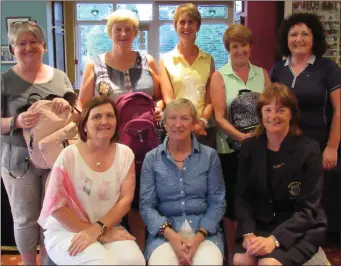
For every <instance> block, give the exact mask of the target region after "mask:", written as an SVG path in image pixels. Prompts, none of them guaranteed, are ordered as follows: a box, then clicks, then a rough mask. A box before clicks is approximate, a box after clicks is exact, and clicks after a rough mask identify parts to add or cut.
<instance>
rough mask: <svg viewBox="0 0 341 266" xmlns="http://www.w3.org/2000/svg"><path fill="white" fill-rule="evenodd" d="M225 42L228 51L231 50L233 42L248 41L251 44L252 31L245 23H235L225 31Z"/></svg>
mask: <svg viewBox="0 0 341 266" xmlns="http://www.w3.org/2000/svg"><path fill="white" fill-rule="evenodd" d="M223 42H224V45H225V49H226V50H227V51H230V47H229V45H230V43H231V42H246V43H248V44H250V45H251V44H252V31H251V30H250V29H249V28H248V27H245V26H244V25H241V24H235V25H233V26H231V27H229V28H228V29H227V30H226V31H225V33H224V38H223Z"/></svg>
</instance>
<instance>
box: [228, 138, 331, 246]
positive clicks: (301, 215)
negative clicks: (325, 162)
mask: <svg viewBox="0 0 341 266" xmlns="http://www.w3.org/2000/svg"><path fill="white" fill-rule="evenodd" d="M279 152H280V156H281V158H282V159H283V164H282V165H281V166H280V167H278V168H277V169H276V179H275V180H272V187H271V188H269V187H268V180H267V169H268V168H267V167H268V163H267V137H266V134H263V135H261V136H259V137H251V138H249V139H247V140H245V141H244V142H243V144H242V147H241V150H240V153H239V169H238V171H239V173H238V180H237V185H236V188H235V192H236V200H235V209H236V217H237V221H238V230H237V236H239V237H241V236H242V235H244V234H246V233H251V232H253V233H257V231H266V232H269V233H270V234H272V235H274V236H275V237H276V238H277V240H278V241H279V242H280V244H281V245H282V246H284V247H285V248H289V247H290V246H292V245H293V244H295V243H296V242H297V241H299V240H301V239H305V240H308V241H309V242H310V243H312V244H315V245H320V244H322V243H323V240H324V235H325V231H326V227H327V220H326V216H325V213H324V210H323V208H322V207H321V205H320V200H321V195H322V186H323V168H322V158H321V152H320V148H319V146H318V144H317V142H315V141H313V140H310V139H308V138H306V137H304V136H287V137H286V138H285V139H284V140H283V142H282V144H281V147H280V150H279ZM270 190H271V192H272V193H270V192H269V191H270ZM271 195H272V196H271Z"/></svg>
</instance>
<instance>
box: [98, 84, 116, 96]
mask: <svg viewBox="0 0 341 266" xmlns="http://www.w3.org/2000/svg"><path fill="white" fill-rule="evenodd" d="M97 91H98V94H99V95H110V94H112V88H111V86H110V84H108V82H105V81H100V82H99V83H98V84H97Z"/></svg>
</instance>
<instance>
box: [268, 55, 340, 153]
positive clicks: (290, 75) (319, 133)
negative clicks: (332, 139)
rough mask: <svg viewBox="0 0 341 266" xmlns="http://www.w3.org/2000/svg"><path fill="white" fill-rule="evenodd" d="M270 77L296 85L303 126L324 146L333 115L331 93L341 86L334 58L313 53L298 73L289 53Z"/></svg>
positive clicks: (273, 80) (308, 134) (308, 133)
mask: <svg viewBox="0 0 341 266" xmlns="http://www.w3.org/2000/svg"><path fill="white" fill-rule="evenodd" d="M270 77H271V81H272V82H278V83H282V84H285V85H287V86H288V87H289V88H291V89H292V91H293V93H294V94H295V95H296V98H297V101H298V107H299V110H300V127H301V129H302V130H303V132H304V134H305V135H306V136H307V137H309V138H312V139H314V140H316V141H318V142H319V143H320V147H321V149H324V147H325V145H326V143H327V141H328V135H329V126H330V122H331V119H332V115H333V110H332V105H331V102H330V97H329V94H330V93H331V92H332V91H334V90H336V89H340V88H341V68H340V67H339V66H338V65H337V64H336V63H335V62H334V61H332V60H330V59H327V58H321V57H316V56H315V55H312V56H311V57H310V59H309V60H308V62H307V66H306V67H305V68H304V69H303V70H302V71H301V72H300V73H299V74H297V75H296V76H295V74H294V72H293V70H292V68H291V66H290V57H289V58H288V59H286V60H283V61H281V62H279V63H277V64H275V65H274V66H273V67H272V69H271V71H270Z"/></svg>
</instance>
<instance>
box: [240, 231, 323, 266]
mask: <svg viewBox="0 0 341 266" xmlns="http://www.w3.org/2000/svg"><path fill="white" fill-rule="evenodd" d="M270 234H271V233H268V232H256V235H257V236H263V237H268V236H270ZM242 243H243V239H241V238H239V239H238V240H237V245H236V249H235V253H245V252H246V249H244V248H243V246H242ZM318 248H319V247H318V246H316V245H314V244H312V243H310V242H308V241H307V240H304V239H301V240H300V241H298V242H297V243H295V244H294V245H292V246H291V247H290V248H289V249H285V248H284V247H282V246H280V247H279V248H275V249H274V250H273V251H272V252H271V253H270V254H268V255H265V256H258V257H257V258H258V259H264V258H273V259H276V260H278V261H279V262H280V263H282V265H285V266H301V265H303V264H304V263H305V262H307V261H308V260H310V259H311V258H312V257H313V256H314V255H315V254H316V253H317V251H318Z"/></svg>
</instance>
